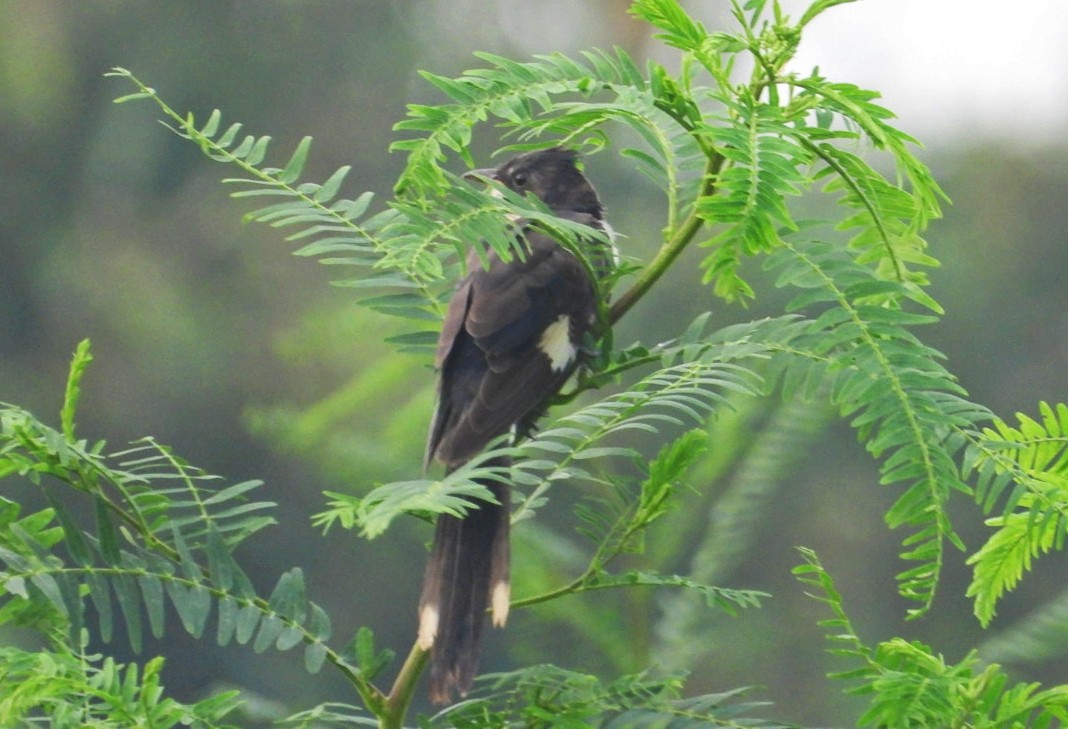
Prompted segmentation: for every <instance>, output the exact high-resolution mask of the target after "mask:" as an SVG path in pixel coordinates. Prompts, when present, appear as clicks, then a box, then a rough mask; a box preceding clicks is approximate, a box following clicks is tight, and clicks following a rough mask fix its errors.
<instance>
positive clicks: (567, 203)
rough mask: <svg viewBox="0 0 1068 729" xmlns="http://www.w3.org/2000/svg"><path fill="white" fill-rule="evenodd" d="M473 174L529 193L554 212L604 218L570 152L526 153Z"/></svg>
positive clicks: (564, 150) (598, 203) (593, 192)
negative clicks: (493, 167) (585, 214)
mask: <svg viewBox="0 0 1068 729" xmlns="http://www.w3.org/2000/svg"><path fill="white" fill-rule="evenodd" d="M476 175H481V176H484V177H488V178H490V179H493V180H497V181H498V182H500V183H501V184H503V185H504V186H505V187H507V188H508V189H510V190H512V191H513V192H517V193H519V194H520V195H523V194H526V193H531V194H533V195H535V196H537V198H538V199H539V200H541V201H542V202H543V203H545V204H546V205H548V206H549V208H550V209H552V210H554V211H557V212H562V211H568V212H577V213H588V214H590V215H592V216H593V217H595V218H597V219H602V218H603V217H604V208H603V207H602V206H601V201H600V199H599V198H598V197H597V191H596V190H594V189H593V185H591V184H590V181H589V180H587V179H586V176H585V175H583V174H582V171H581V170H579V168H578V155H577V154H575V152H574V151H573V150H570V149H563V148H562V147H553V148H551V149H542V150H538V151H536V152H528V153H526V154H522V155H520V156H518V157H515V158H513V159H510V160H508V161H507V162H505V163H504V164H502V165H501V166H500V167H498V168H496V169H489V170H474V171H472V172H470V173H468V176H476Z"/></svg>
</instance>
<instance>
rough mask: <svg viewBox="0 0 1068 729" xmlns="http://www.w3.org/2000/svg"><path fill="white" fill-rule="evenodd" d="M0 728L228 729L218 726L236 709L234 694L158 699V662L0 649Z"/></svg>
mask: <svg viewBox="0 0 1068 729" xmlns="http://www.w3.org/2000/svg"><path fill="white" fill-rule="evenodd" d="M0 665H2V666H3V679H4V680H3V681H0V723H2V724H3V725H4V726H5V727H12V728H14V727H30V726H40V725H42V723H43V722H44V721H47V722H48V725H49V726H56V727H75V726H76V727H99V728H101V729H103V728H104V727H116V728H117V727H146V728H147V727H151V728H152V729H167V727H173V726H197V727H203V728H204V729H210V728H212V727H218V728H220V729H221V728H222V727H229V726H233V725H231V724H228V723H224V722H223V721H222V719H223V717H224V716H226V714H229V713H231V712H232V711H233V710H234V708H235V707H236V706H237V704H238V701H237V692H236V691H228V692H225V693H220V694H218V695H216V696H213V697H211V698H209V699H205V700H204V701H199V702H197V703H195V704H181V703H179V702H177V701H175V700H174V699H170V698H166V697H164V696H163V687H162V685H161V683H160V673H161V670H162V668H163V659H161V658H153V659H152V660H150V661H148V662H146V663H145V665H144V667H143V668H138V666H137V665H134V664H128V665H123V664H120V663H116V662H115V661H114V660H113V659H112V658H102V657H101V656H88V655H85V654H78V655H75V654H71V653H67V652H58V653H53V652H49V651H45V650H41V651H34V652H27V651H21V650H18V649H16V648H10V647H5V648H0Z"/></svg>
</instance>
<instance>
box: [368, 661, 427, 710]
mask: <svg viewBox="0 0 1068 729" xmlns="http://www.w3.org/2000/svg"><path fill="white" fill-rule="evenodd" d="M429 660H430V652H429V651H425V650H423V649H422V648H420V647H419V644H418V643H416V644H413V645H412V650H411V652H409V653H408V657H407V658H406V659H404V665H403V666H401V670H400V672H399V673H398V674H397V678H396V680H394V682H393V687H392V688H391V689H390V691H389V696H387V697H386V700H385V701H384V702H383V703H382V704H381V705H380V706H379V711H377V712H375V713H376V714H377V715H378V718H379V723H378V725H379V726H380V727H381V728H382V729H401V727H402V726H403V725H404V716H405V714H407V713H408V706H409V705H410V704H411V703H412V697H413V696H414V695H415V686H416V684H417V683H418V682H419V676H420V675H422V673H423V669H425V668H426V664H427V663H428V662H429Z"/></svg>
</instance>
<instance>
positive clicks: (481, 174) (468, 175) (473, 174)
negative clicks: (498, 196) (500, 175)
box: [463, 167, 497, 182]
mask: <svg viewBox="0 0 1068 729" xmlns="http://www.w3.org/2000/svg"><path fill="white" fill-rule="evenodd" d="M463 178H464V179H465V180H470V181H471V182H479V181H481V180H496V179H497V170H496V169H494V168H493V167H484V168H482V169H480V170H471V171H470V172H465V173H464V174H463Z"/></svg>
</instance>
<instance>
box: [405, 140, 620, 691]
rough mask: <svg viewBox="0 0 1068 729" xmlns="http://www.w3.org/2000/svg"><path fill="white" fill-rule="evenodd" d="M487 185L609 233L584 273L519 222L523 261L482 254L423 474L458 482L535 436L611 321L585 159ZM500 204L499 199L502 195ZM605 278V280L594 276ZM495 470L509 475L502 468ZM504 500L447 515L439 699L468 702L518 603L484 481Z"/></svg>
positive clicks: (438, 569) (504, 172) (437, 566)
mask: <svg viewBox="0 0 1068 729" xmlns="http://www.w3.org/2000/svg"><path fill="white" fill-rule="evenodd" d="M465 177H475V178H486V179H489V180H492V181H494V182H496V183H497V184H499V185H503V186H504V187H506V188H508V189H509V190H511V191H513V192H515V193H518V194H520V195H533V196H535V197H537V198H538V199H539V200H541V202H542V203H544V204H545V205H546V206H547V207H548V208H549V210H551V211H552V213H553V214H554V215H555V216H556V217H559V218H563V219H566V220H570V221H572V222H575V223H580V224H583V225H587V226H589V227H590V228H592V229H594V230H597V231H601V232H602V233H603V235H592V236H590V237H589V238H588V239H587V238H581V239H580V243H581V244H582V245H583V246H584V248H583V255H584V256H585V257H587V263H591V262H592V263H593V264H594V265H592V266H591V265H585V264H584V263H583V262H582V261H580V260H579V258H578V257H576V256H575V255H574V254H573V253H571V252H570V251H568V250H567V248H565V247H564V246H562V245H561V244H560V243H559V242H558V241H557V240H555V239H554V238H553V237H551V236H550V235H549V234H548V233H547V232H546V231H545V230H544V229H537V228H535V227H534V226H533V225H531V224H530V223H529V221H525V220H522V219H517V218H516V217H515V216H509V219H507V220H505V219H502V225H510V226H511V228H512V229H513V230H516V231H517V235H519V236H521V237H522V240H521V241H519V242H520V244H521V247H522V249H523V255H521V256H520V255H514V254H513V256H512V257H511V258H510V259H509V260H504V259H503V258H501V256H499V255H498V254H497V253H495V252H492V251H491V252H490V253H489V254H488V257H487V260H486V261H485V263H483V261H482V260H481V259H480V258H479V257H478V255H477V253H476V252H475V251H474V250H473V249H472V251H471V253H470V255H469V256H468V261H467V271H468V274H467V275H466V276H465V277H464V278H463V279H462V280H461V281H460V282H459V283H458V284H457V287H456V289H455V291H454V293H453V295H452V298H451V300H450V302H449V305H448V308H447V310H446V314H445V318H444V322H443V324H442V329H441V333H440V336H439V338H438V344H437V351H436V354H435V358H434V364H435V367H436V369H437V371H438V373H439V374H438V387H437V407H436V409H435V411H434V415H433V418H432V419H431V424H430V429H429V434H428V437H427V445H426V454H425V458H424V469H425V468H427V467H428V466H429V464H430V463H432V462H433V461H438V462H440V463H442V464H444V466H445V468H446V470H447V471H448V472H451V471H453V470H455V469H457V468H459V467H460V466H462V465H463V464H464V463H466V462H467V461H469V460H470V459H471V458H472V457H474V456H476V455H478V454H479V453H480V452H481V451H482V450H483V449H484V448H485V447H486V445H487V444H489V443H490V442H491V441H494V440H495V439H498V438H501V437H502V436H505V435H506V434H508V433H512V434H513V438H518V437H522V436H523V435H524V434H527V433H529V432H530V430H531V429H532V428H533V425H534V421H536V420H537V418H538V417H539V416H540V415H541V411H542V410H543V409H544V407H545V402H546V400H547V399H548V398H549V397H551V396H553V395H555V394H556V393H558V392H559V391H560V389H561V388H562V387H563V386H564V384H565V383H566V381H567V380H568V378H569V377H570V376H571V375H572V373H573V372H574V370H575V369H576V367H578V366H579V365H580V364H581V363H582V361H583V360H584V359H585V358H586V356H587V355H588V354H589V352H590V347H589V346H588V345H587V344H585V343H584V340H586V339H587V337H588V335H590V334H591V333H593V332H594V330H595V328H596V326H597V320H598V304H599V302H598V297H599V285H598V284H599V280H600V278H601V274H602V273H604V272H605V271H608V270H610V266H611V265H612V261H613V260H614V258H615V257H614V248H612V250H611V251H609V250H606V248H609V247H612V244H611V235H612V230H611V228H610V227H609V226H608V224H607V222H606V221H605V218H604V207H603V206H602V205H601V201H600V198H599V197H598V195H597V192H596V190H595V189H594V187H593V185H592V184H591V183H590V181H589V180H588V179H587V178H586V176H585V175H584V174H583V172H582V171H581V169H580V167H579V161H578V155H577V153H576V152H575V151H573V150H570V149H567V148H563V147H553V148H550V149H542V150H538V151H533V152H528V153H525V154H522V155H520V156H517V157H515V158H513V159H511V160H508V161H507V162H505V163H503V164H502V165H500V166H499V167H497V168H495V169H488V170H475V171H473V172H470V173H468V174H467V175H465ZM497 192H498V194H500V193H499V191H497ZM595 279H596V280H595ZM486 465H496V466H507V465H508V461H507V460H506V459H504V458H498V459H495V460H494V461H490V462H488V463H487V464H486ZM483 485H485V486H486V487H487V488H488V489H489V491H490V493H491V494H492V495H493V499H494V501H492V502H491V501H481V502H480V503H479V504H477V507H478V508H471V509H468V510H467V512H466V513H465V514H464V515H463V516H454V515H451V514H441V515H440V516H439V517H438V520H437V523H436V526H435V531H434V541H433V545H432V547H431V552H430V557H429V560H428V562H427V566H426V571H425V574H424V578H423V590H422V595H421V597H420V602H419V626H418V638H417V644H418V645H419V647H420V648H422V649H423V650H425V651H429V652H430V699H431V701H432V702H434V703H436V704H444V703H448V702H450V701H451V700H452V694H453V691H456V692H458V693H459V694H460V695H461V696H466V695H467V693H468V691H469V690H470V688H471V685H472V682H473V680H474V676H475V673H476V671H477V666H478V657H479V652H480V644H481V638H482V629H483V625H484V622H485V613H486V611H487V608H489V611H490V613H491V617H492V622H493V625H494V626H495V627H503V626H504V624H505V622H506V620H507V617H508V608H509V604H510V599H511V598H510V587H509V571H510V565H509V562H510V556H509V552H510V551H509V498H510V486H509V484H507V483H503V482H500V481H490V480H488V479H487V480H486V482H485V483H484V484H483Z"/></svg>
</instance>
